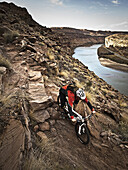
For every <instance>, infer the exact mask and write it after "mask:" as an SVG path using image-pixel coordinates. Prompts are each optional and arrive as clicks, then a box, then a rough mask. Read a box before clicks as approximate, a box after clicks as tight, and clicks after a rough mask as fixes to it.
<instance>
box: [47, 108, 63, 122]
mask: <svg viewBox="0 0 128 170" xmlns="http://www.w3.org/2000/svg"><path fill="white" fill-rule="evenodd" d="M47 110H48V112H49V114H50V116H51V119H58V117H59V116H60V113H59V112H57V110H55V109H54V108H48V109H47Z"/></svg>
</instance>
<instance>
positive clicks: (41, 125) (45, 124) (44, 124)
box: [39, 122, 50, 131]
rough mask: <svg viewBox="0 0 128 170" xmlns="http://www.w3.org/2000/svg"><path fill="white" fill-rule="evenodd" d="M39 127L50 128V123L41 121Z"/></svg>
mask: <svg viewBox="0 0 128 170" xmlns="http://www.w3.org/2000/svg"><path fill="white" fill-rule="evenodd" d="M39 129H40V130H41V131H46V130H50V125H49V123H48V122H44V123H41V124H39Z"/></svg>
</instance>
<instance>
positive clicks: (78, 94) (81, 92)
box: [76, 89, 86, 100]
mask: <svg viewBox="0 0 128 170" xmlns="http://www.w3.org/2000/svg"><path fill="white" fill-rule="evenodd" d="M76 95H77V96H78V97H80V99H81V100H84V99H85V98H86V95H85V92H84V90H82V89H78V90H77V91H76Z"/></svg>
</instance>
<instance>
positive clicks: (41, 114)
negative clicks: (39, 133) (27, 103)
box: [33, 110, 50, 123]
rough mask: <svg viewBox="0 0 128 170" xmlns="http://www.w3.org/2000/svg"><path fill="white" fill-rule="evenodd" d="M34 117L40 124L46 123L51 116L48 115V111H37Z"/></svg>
mask: <svg viewBox="0 0 128 170" xmlns="http://www.w3.org/2000/svg"><path fill="white" fill-rule="evenodd" d="M33 117H34V119H35V120H36V121H37V122H38V123H43V122H45V120H47V119H49V118H50V114H49V113H48V111H47V110H40V111H36V112H35V113H34V115H33Z"/></svg>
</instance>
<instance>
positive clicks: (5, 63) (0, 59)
mask: <svg viewBox="0 0 128 170" xmlns="http://www.w3.org/2000/svg"><path fill="white" fill-rule="evenodd" d="M0 66H4V67H6V68H10V67H11V63H10V62H9V60H7V59H6V58H5V57H3V56H2V55H1V54H0Z"/></svg>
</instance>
